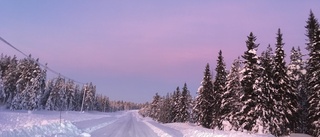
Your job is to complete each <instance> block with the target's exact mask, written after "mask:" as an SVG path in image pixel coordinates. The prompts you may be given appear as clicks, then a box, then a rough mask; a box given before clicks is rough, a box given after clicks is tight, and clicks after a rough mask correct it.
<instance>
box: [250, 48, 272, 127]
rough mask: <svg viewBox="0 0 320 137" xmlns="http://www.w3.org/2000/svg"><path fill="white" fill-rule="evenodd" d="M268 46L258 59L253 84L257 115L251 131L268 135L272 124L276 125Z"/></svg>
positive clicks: (269, 49) (270, 56) (270, 52)
mask: <svg viewBox="0 0 320 137" xmlns="http://www.w3.org/2000/svg"><path fill="white" fill-rule="evenodd" d="M272 54H273V53H272V48H271V46H270V45H269V46H268V47H267V50H266V51H264V52H262V54H261V56H260V57H259V61H258V62H259V67H258V78H257V79H256V82H255V84H254V87H255V89H256V92H257V94H258V97H257V103H258V104H257V106H256V111H257V113H258V115H259V118H258V122H257V124H256V125H255V127H254V129H253V131H255V132H260V133H269V130H270V127H271V126H272V124H274V123H276V122H277V120H276V117H275V112H274V104H276V103H275V102H276V101H275V100H274V96H275V95H274V89H273V84H274V82H273V66H274V65H273V63H274V62H273V55H272Z"/></svg>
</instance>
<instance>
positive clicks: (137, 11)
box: [0, 0, 320, 102]
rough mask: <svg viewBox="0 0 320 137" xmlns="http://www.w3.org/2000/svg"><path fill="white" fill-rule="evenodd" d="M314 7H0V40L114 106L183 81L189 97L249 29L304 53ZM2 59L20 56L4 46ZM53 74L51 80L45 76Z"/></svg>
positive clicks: (235, 52) (264, 41) (268, 0)
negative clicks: (91, 86)
mask: <svg viewBox="0 0 320 137" xmlns="http://www.w3.org/2000/svg"><path fill="white" fill-rule="evenodd" d="M319 5H320V1H316V0H309V1H299V0H293V1H292V0H291V1H289V0H288V1H278V0H260V1H253V0H252V1H247V0H241V1H238V0H234V1H209V0H205V1H201V2H199V1H190V2H186V1H174V2H173V1H130V0H127V1H115V2H111V1H65V0H64V1H62V0H57V1H32V0H31V1H9V0H6V1H1V4H0V17H1V18H0V36H1V37H3V38H5V39H6V40H7V41H9V42H10V43H11V44H13V45H15V46H16V47H17V48H19V49H21V50H22V51H24V52H25V53H27V54H29V53H31V54H32V56H33V57H36V58H40V62H42V63H46V62H47V63H48V64H49V67H51V68H52V69H54V70H56V71H58V72H60V73H62V74H63V75H66V76H68V77H71V78H73V79H75V80H78V81H82V82H93V83H94V84H95V85H96V86H97V90H98V93H102V94H104V95H107V96H109V97H110V99H112V100H126V101H133V102H146V101H150V100H152V96H153V95H154V94H155V93H156V92H158V93H159V94H160V95H165V94H166V93H167V92H172V91H174V90H175V88H176V87H177V86H180V87H181V86H182V85H183V84H184V82H186V83H187V84H188V87H189V89H190V92H191V93H192V95H194V96H195V93H196V91H197V88H198V87H199V85H200V82H201V81H202V77H203V71H204V68H205V65H206V63H207V62H208V63H210V64H211V67H212V68H215V65H216V60H217V56H218V51H219V50H220V49H221V50H222V52H223V56H224V58H225V62H226V64H227V68H228V69H229V66H230V64H231V63H232V61H233V60H234V59H235V58H237V57H238V56H240V55H242V54H243V52H244V51H245V49H246V45H245V41H246V39H247V38H246V36H247V35H249V33H250V32H251V31H252V32H253V33H254V34H255V35H256V36H257V43H260V47H259V51H260V52H261V51H263V50H265V49H266V46H267V45H268V44H271V45H272V46H273V47H274V44H275V37H276V32H277V29H278V28H281V30H282V32H283V38H284V43H285V50H286V53H287V55H289V51H290V49H291V48H292V46H300V47H301V48H302V49H303V50H304V48H305V42H306V41H305V39H306V37H305V36H304V34H305V28H304V26H305V25H306V23H305V22H306V20H307V18H308V16H309V12H310V9H312V10H313V12H314V14H315V15H316V17H317V18H318V19H319V18H320V8H319ZM0 51H1V53H4V54H8V55H14V54H16V55H18V56H19V57H22V56H21V55H20V54H19V53H17V52H16V51H14V50H13V49H10V48H9V47H8V46H7V45H5V44H4V43H0ZM49 75H50V76H52V75H53V74H49Z"/></svg>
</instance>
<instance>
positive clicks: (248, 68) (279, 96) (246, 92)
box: [140, 11, 320, 137]
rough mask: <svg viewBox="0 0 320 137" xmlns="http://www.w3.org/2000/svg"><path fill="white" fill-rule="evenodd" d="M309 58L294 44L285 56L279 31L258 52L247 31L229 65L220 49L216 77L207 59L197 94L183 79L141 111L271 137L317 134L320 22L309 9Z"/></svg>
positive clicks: (155, 116) (319, 128) (319, 122)
mask: <svg viewBox="0 0 320 137" xmlns="http://www.w3.org/2000/svg"><path fill="white" fill-rule="evenodd" d="M306 23H307V25H306V26H305V28H306V34H305V35H306V36H307V42H306V43H307V44H306V49H307V51H308V55H307V57H305V58H307V59H305V60H304V59H303V58H304V57H303V56H304V55H303V54H302V53H301V50H300V48H299V47H298V48H295V47H293V48H292V50H291V53H290V62H289V63H288V64H287V63H286V61H285V51H284V49H283V46H284V45H285V44H284V42H283V34H282V32H281V30H280V29H278V31H277V33H276V40H275V50H274V51H273V48H272V46H271V45H269V46H268V47H267V49H266V50H265V51H263V52H262V53H261V55H257V52H256V51H257V49H258V47H259V44H257V43H256V39H257V37H256V36H255V35H254V34H253V33H252V32H251V33H250V34H249V36H248V37H247V40H246V47H247V49H246V51H245V52H244V54H243V55H241V57H239V58H237V59H235V60H234V62H233V64H232V66H231V68H230V70H229V71H228V70H226V65H225V62H224V58H223V55H222V51H219V55H218V59H217V65H216V68H215V70H214V71H215V76H214V78H213V76H212V74H213V73H212V70H210V65H209V64H207V65H206V67H205V71H204V77H203V80H202V82H201V86H200V87H199V89H198V91H197V97H196V98H194V99H192V98H191V96H190V94H189V91H188V90H187V87H186V84H185V85H184V88H183V90H182V93H181V92H180V90H179V88H177V90H176V91H174V93H173V94H168V95H167V96H164V97H161V96H159V95H158V94H156V95H155V96H154V98H153V101H152V102H151V103H150V104H148V105H147V106H145V107H144V108H143V109H141V110H140V114H141V115H143V116H149V117H151V118H153V119H155V120H157V121H159V122H163V123H170V122H193V123H196V124H198V125H201V126H203V127H205V128H211V129H220V130H235V131H243V132H250V133H266V134H273V135H275V136H283V135H289V134H290V133H306V134H310V135H313V136H315V137H319V136H320V27H319V22H318V20H317V19H316V18H315V16H314V14H313V13H312V11H311V12H310V15H309V18H308V20H307V22H306Z"/></svg>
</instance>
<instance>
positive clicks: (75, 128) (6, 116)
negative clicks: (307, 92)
mask: <svg viewBox="0 0 320 137" xmlns="http://www.w3.org/2000/svg"><path fill="white" fill-rule="evenodd" d="M61 114H62V115H61V116H62V120H61V124H60V113H59V112H53V111H34V112H28V111H9V110H1V111H0V136H1V137H2V136H4V137H11V136H14V137H16V136H23V137H25V136H32V137H34V136H37V137H42V136H62V137H64V136H68V137H69V136H76V137H81V136H92V137H100V136H101V137H109V136H110V137H272V136H271V135H258V134H247V133H241V132H234V131H230V132H225V131H217V130H210V129H205V128H202V127H199V126H195V125H193V124H188V123H171V124H159V123H157V122H155V121H153V120H152V119H150V118H143V117H141V116H140V115H139V114H138V112H137V111H125V112H116V113H101V112H85V113H80V112H62V113H61ZM292 137H310V136H305V135H298V134H295V135H293V136H292Z"/></svg>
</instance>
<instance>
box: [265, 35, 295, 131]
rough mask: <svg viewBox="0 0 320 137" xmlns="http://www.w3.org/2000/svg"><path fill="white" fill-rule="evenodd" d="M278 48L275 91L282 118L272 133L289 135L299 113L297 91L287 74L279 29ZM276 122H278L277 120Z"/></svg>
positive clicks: (275, 59)
mask: <svg viewBox="0 0 320 137" xmlns="http://www.w3.org/2000/svg"><path fill="white" fill-rule="evenodd" d="M276 40H277V42H276V50H275V57H274V71H273V73H274V75H273V78H274V79H273V80H274V91H275V101H276V104H275V108H276V111H277V113H276V117H277V118H280V119H279V121H278V125H277V126H278V127H273V128H272V130H271V133H272V134H273V135H276V136H280V135H289V134H290V131H291V129H292V128H293V126H292V125H293V122H294V120H295V119H297V117H296V113H297V107H298V106H297V105H298V103H297V93H295V92H294V91H293V88H292V86H291V83H290V82H291V81H290V79H289V77H288V75H287V67H286V62H285V53H284V50H283V45H284V43H283V42H282V33H281V31H280V29H278V33H277V38H276ZM275 124H277V123H276V122H275Z"/></svg>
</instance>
